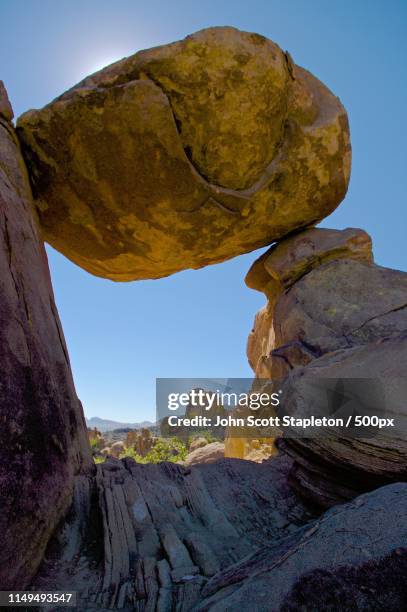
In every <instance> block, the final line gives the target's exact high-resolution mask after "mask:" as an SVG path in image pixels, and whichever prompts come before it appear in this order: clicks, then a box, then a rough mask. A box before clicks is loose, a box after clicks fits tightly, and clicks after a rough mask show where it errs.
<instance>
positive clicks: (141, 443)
mask: <svg viewBox="0 0 407 612" xmlns="http://www.w3.org/2000/svg"><path fill="white" fill-rule="evenodd" d="M156 441H157V438H156V437H155V436H153V435H152V433H151V431H150V430H149V429H147V428H146V427H142V428H141V429H140V430H138V429H135V430H133V431H129V432H128V434H127V436H126V440H125V446H126V448H132V449H134V451H135V452H136V453H137V454H138V455H140V456H141V457H145V456H146V455H147V454H148V453H149V452H150V451H151V449H152V448H153V446H154V445H155V443H156Z"/></svg>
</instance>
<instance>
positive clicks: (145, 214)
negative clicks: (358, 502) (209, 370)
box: [18, 27, 350, 281]
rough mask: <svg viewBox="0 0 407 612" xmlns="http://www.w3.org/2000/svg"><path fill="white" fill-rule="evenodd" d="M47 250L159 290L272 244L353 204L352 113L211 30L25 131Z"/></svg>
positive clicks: (164, 50)
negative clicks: (170, 278) (161, 284)
mask: <svg viewBox="0 0 407 612" xmlns="http://www.w3.org/2000/svg"><path fill="white" fill-rule="evenodd" d="M18 134H19V137H20V139H21V142H22V145H23V151H24V155H25V159H26V162H27V165H28V168H29V170H30V174H31V182H32V185H33V189H34V194H35V202H36V208H37V211H38V216H39V220H40V224H41V228H42V232H43V235H44V238H45V239H46V240H47V241H48V242H49V243H50V244H52V245H53V246H54V247H55V248H56V249H57V250H59V251H61V252H62V253H63V254H65V255H66V256H67V257H69V258H70V259H71V260H73V261H74V262H75V263H77V264H78V265H80V266H82V267H83V268H85V269H86V270H88V271H89V272H92V273H93V274H96V275H99V276H102V277H105V278H110V279H112V280H117V281H127V280H134V279H145V278H159V277H162V276H166V275H169V274H171V273H174V272H177V271H179V270H183V269H186V268H199V267H202V266H205V265H207V264H213V263H216V262H219V261H223V260H225V259H228V258H230V257H233V256H236V255H239V254H241V253H244V252H247V251H250V250H252V249H255V248H258V247H260V246H263V245H266V244H270V243H271V242H272V241H274V240H277V239H279V238H281V237H282V236H284V235H286V234H288V233H289V232H291V231H293V230H296V229H298V228H301V227H306V226H309V225H312V224H314V223H316V222H317V221H318V220H320V219H322V218H324V217H325V216H326V215H328V214H329V213H331V212H332V210H334V209H335V208H336V206H337V205H338V204H339V203H340V202H341V200H342V199H343V197H344V195H345V193H346V189H347V184H348V179H349V170H350V144H349V131H348V122H347V116H346V112H345V110H344V108H343V106H342V105H341V103H340V101H339V100H338V98H336V97H335V96H334V95H333V94H332V93H331V92H330V91H329V90H328V89H327V88H326V87H325V86H324V85H323V84H322V83H320V81H318V80H317V79H316V78H315V77H313V76H312V75H311V74H310V73H309V72H307V71H306V70H304V69H303V68H300V67H298V66H296V65H295V64H294V63H293V61H292V59H291V57H290V56H289V54H288V53H283V52H282V51H281V49H280V48H279V47H278V46H277V45H276V44H274V43H273V42H271V41H270V40H267V39H266V38H264V37H262V36H259V35H257V34H250V33H246V32H240V31H238V30H236V29H234V28H228V27H225V28H210V29H207V30H203V31H200V32H198V33H196V34H194V35H192V36H188V37H187V38H186V39H184V40H183V41H180V42H176V43H173V44H170V45H165V46H162V47H157V48H155V49H151V50H148V51H141V52H139V53H136V54H135V55H133V56H131V57H129V58H126V59H123V60H121V61H119V62H116V63H115V64H112V65H111V66H109V67H107V68H105V69H103V70H101V71H100V72H98V73H95V74H94V75H92V76H90V77H88V78H86V79H85V80H83V81H82V82H81V83H79V84H78V85H76V86H75V87H74V88H72V89H71V90H69V91H68V92H66V93H65V94H63V95H62V96H60V97H59V98H57V99H56V100H55V101H53V102H51V103H50V104H49V105H48V106H46V107H44V108H43V109H42V110H38V111H35V110H33V111H29V112H27V113H25V114H24V115H23V116H22V117H21V118H20V119H19V121H18Z"/></svg>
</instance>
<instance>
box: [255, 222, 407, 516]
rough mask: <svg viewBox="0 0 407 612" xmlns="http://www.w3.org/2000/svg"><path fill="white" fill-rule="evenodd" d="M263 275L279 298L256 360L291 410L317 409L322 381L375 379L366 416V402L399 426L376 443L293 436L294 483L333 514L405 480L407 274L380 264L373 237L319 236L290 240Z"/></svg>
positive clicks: (289, 445) (268, 259)
mask: <svg viewBox="0 0 407 612" xmlns="http://www.w3.org/2000/svg"><path fill="white" fill-rule="evenodd" d="M256 270H257V271H256ZM259 270H260V273H258V271H259ZM264 272H267V274H268V277H266V276H263V279H264V287H265V288H266V293H267V292H268V291H269V290H270V280H269V279H271V281H272V282H273V283H274V287H275V288H276V291H275V293H273V292H270V299H269V302H268V305H267V306H266V307H265V308H264V309H263V310H262V311H260V313H259V314H258V316H257V318H256V321H255V327H254V330H253V332H252V334H251V336H250V338H249V343H248V351H249V361H250V363H251V364H252V367H254V369H255V372H256V375H257V376H258V377H259V378H261V377H265V378H270V377H271V378H274V379H279V380H281V381H283V383H284V397H285V398H286V399H285V402H284V403H285V410H286V412H287V413H288V414H290V415H293V416H301V417H304V416H310V414H311V413H313V411H315V399H316V395H315V393H316V391H315V387H314V388H313V387H312V384H313V383H314V384H315V383H317V381H318V379H324V378H325V379H338V380H341V379H343V380H346V379H358V378H360V379H372V384H371V385H370V387H371V389H370V391H369V386H366V387H365V389H364V390H361V394H360V397H359V399H358V401H359V402H360V404H358V406H359V409H360V410H359V411H360V413H361V414H362V415H363V414H366V410H367V408H368V407H367V406H366V405H363V402H364V401H365V403H366V402H367V403H368V404H369V406H370V412H369V414H376V415H377V416H379V417H391V418H393V417H396V419H397V422H398V426H397V427H395V429H393V430H390V431H389V430H387V431H378V432H377V435H375V436H374V437H363V436H362V437H361V436H355V431H353V433H352V436H351V437H348V436H347V437H344V435H343V432H341V433H340V434H338V433H332V436H331V437H330V438H328V437H327V436H324V437H317V438H304V437H303V438H298V437H297V438H295V439H293V438H289V437H288V436H286V437H284V438H283V439H282V440H281V441H280V442H279V448H280V450H282V451H284V452H287V453H289V454H290V455H291V456H292V457H293V458H294V459H295V463H294V467H293V470H292V472H291V482H292V484H293V485H294V486H295V487H296V489H297V491H298V492H299V493H300V494H301V495H304V496H306V498H307V499H308V500H309V501H311V502H312V503H314V504H317V505H320V506H323V507H329V506H331V505H333V504H336V503H338V502H343V501H345V500H347V499H351V498H352V497H355V496H356V495H357V494H358V493H360V492H362V491H366V490H371V489H373V488H375V487H378V486H380V485H383V484H386V483H388V482H394V481H398V480H406V479H407V470H406V459H407V444H406V441H405V440H406V428H405V419H406V417H407V413H406V406H405V396H406V393H407V388H406V383H405V382H404V380H405V372H406V368H407V336H406V330H407V274H405V273H403V272H400V271H398V270H390V269H387V268H382V267H380V266H377V265H375V264H373V263H371V251H370V241H369V239H368V237H367V236H366V234H365V233H364V232H361V231H360V230H345V231H343V232H337V231H336V232H335V231H331V230H320V229H313V230H307V231H304V232H302V233H300V234H298V235H297V236H293V237H291V238H289V239H287V241H283V242H281V243H280V244H279V245H277V247H275V248H274V249H272V250H271V251H270V252H269V253H268V254H266V256H264V255H263V257H262V258H261V260H260V261H258V262H257V263H256V264H255V265H254V266H253V268H252V270H251V272H250V273H249V279H251V280H252V281H253V279H254V278H256V279H257V280H258V279H259V278H260V276H261V274H263V275H264ZM256 284H257V288H259V289H261V283H260V282H259V283H256ZM252 285H254V282H252ZM370 392H371V393H372V394H373V395H372V397H370V396H369V393H370ZM379 392H380V394H379ZM328 405H329V404H327V407H328ZM355 410H356V412H357V406H356V407H355Z"/></svg>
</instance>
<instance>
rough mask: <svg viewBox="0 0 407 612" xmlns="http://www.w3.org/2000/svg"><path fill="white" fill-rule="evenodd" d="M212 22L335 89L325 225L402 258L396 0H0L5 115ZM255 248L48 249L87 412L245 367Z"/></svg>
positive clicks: (401, 38) (402, 98)
mask: <svg viewBox="0 0 407 612" xmlns="http://www.w3.org/2000/svg"><path fill="white" fill-rule="evenodd" d="M212 25H233V26H236V27H238V28H241V29H244V30H249V31H255V32H259V33H261V34H263V35H265V36H268V37H270V38H272V39H273V40H274V41H276V42H277V43H278V44H279V45H280V46H281V47H282V48H283V49H288V50H289V51H290V53H291V55H292V56H293V57H294V59H295V61H296V62H297V63H298V64H300V65H303V66H305V67H306V68H308V69H309V70H311V71H312V72H313V73H314V74H315V75H316V76H318V77H319V78H320V79H321V80H322V81H324V82H325V83H326V84H327V85H328V86H329V87H330V88H331V89H332V90H333V91H334V92H335V93H336V94H337V95H338V96H339V97H340V98H341V100H342V102H343V103H344V105H345V107H346V108H347V110H348V113H349V117H350V124H351V131H352V144H353V169H352V179H351V185H350V189H349V192H348V196H347V197H346V200H345V201H344V202H343V203H342V205H341V206H340V208H339V209H338V210H337V211H336V212H335V213H334V214H333V215H331V217H330V218H329V219H327V220H325V221H324V223H323V225H325V226H327V227H337V228H343V227H349V226H353V227H363V228H365V229H366V230H367V231H368V232H369V233H370V234H371V235H372V236H373V239H374V250H375V257H376V260H377V262H378V263H380V264H382V265H386V266H390V267H395V268H399V269H406V268H407V265H406V264H407V255H406V246H405V245H406V231H407V212H406V174H407V168H406V146H407V128H406V123H407V122H406V109H407V87H406V59H407V36H406V34H407V2H405V0H399V1H397V0H387V1H385V0H381V1H380V0H369V1H367V0H331V1H330V2H326V1H323V0H250V1H249V2H248V1H244V2H243V1H240V0H233V1H229V0H211V1H206V0H200V1H199V2H198V1H196V2H195V1H192V0H188V1H187V0H171V1H170V0H149V1H148V2H146V1H145V0H143V1H139V0H132V1H130V0H115V1H113V0H109V1H106V0H58V1H56V0H0V58H1V71H0V78H1V79H3V80H4V82H5V84H6V87H7V88H8V90H9V95H10V98H11V101H12V104H13V106H14V110H15V114H16V115H17V116H18V115H19V114H21V113H22V112H23V111H25V110H27V109H29V108H38V107H41V106H43V105H44V104H45V103H47V102H48V101H50V100H51V99H52V98H54V97H55V96H57V95H58V94H60V93H62V92H63V91H64V90H65V89H66V88H68V87H70V86H71V85H73V84H75V83H76V82H77V81H79V80H80V79H81V78H82V77H84V76H85V75H86V74H88V73H90V72H93V71H94V70H96V69H98V68H100V67H102V66H103V65H105V64H107V63H111V62H112V61H114V60H116V59H119V58H121V57H123V56H125V55H130V54H131V53H134V52H135V51H137V50H139V49H142V48H146V47H151V46H155V45H157V44H162V43H167V42H171V41H173V40H176V39H179V38H182V37H184V36H185V35H187V34H190V33H191V32H193V31H196V30H199V29H201V28H204V27H207V26H212ZM258 254H259V253H252V254H249V255H245V256H242V257H238V258H236V259H234V260H232V261H229V262H226V263H224V264H221V265H217V266H212V267H208V268H205V269H203V270H200V271H185V272H182V273H180V274H177V275H175V276H172V277H170V278H167V279H162V280H159V281H147V282H135V283H130V284H114V283H112V282H110V281H104V280H101V279H98V278H95V277H92V276H90V275H89V274H87V273H86V272H84V271H83V270H81V269H80V268H77V267H75V266H74V265H73V264H72V263H70V262H69V261H68V260H67V259H65V258H64V257H62V256H61V255H59V254H58V253H56V252H55V251H53V250H52V249H49V259H50V265H51V272H52V278H53V283H54V289H55V294H56V300H57V304H58V308H59V312H60V316H61V319H62V323H63V327H64V331H65V336H66V340H67V343H68V348H69V352H70V356H71V362H72V367H73V372H74V377H75V381H76V387H77V391H78V394H79V396H80V398H81V399H82V401H83V404H84V408H85V413H86V415H87V416H95V415H98V416H101V417H106V418H113V419H117V420H122V421H138V420H142V419H145V418H154V397H155V377H156V376H160V377H177V376H178V377H216V378H223V377H225V378H229V377H244V376H249V375H250V370H249V367H248V365H247V362H246V357H245V346H246V339H247V335H248V333H249V331H250V327H251V323H252V320H253V317H254V314H255V312H256V311H257V310H258V309H259V307H261V305H262V304H263V299H262V296H261V295H260V294H257V293H256V292H253V291H250V290H249V289H247V288H246V287H245V285H244V283H243V278H244V275H245V273H246V271H247V269H248V268H249V266H250V264H251V262H252V261H253V260H254V259H255V257H256V256H257V255H258Z"/></svg>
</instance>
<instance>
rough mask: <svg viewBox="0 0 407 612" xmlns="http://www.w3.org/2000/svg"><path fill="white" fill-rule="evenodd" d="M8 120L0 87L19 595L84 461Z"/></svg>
mask: <svg viewBox="0 0 407 612" xmlns="http://www.w3.org/2000/svg"><path fill="white" fill-rule="evenodd" d="M11 118H12V111H11V107H10V105H9V103H8V101H7V95H6V92H5V90H4V88H3V87H2V84H1V83H0V420H1V426H0V507H1V512H0V533H1V534H2V542H1V547H0V585H1V587H2V588H3V589H22V588H24V586H25V585H27V583H28V582H29V581H30V579H31V578H32V576H33V575H34V573H35V572H36V570H37V568H38V565H39V563H40V561H41V559H42V557H43V554H44V550H45V547H46V545H47V543H48V540H49V539H50V536H51V534H52V533H53V531H54V529H55V527H56V526H57V524H58V523H59V522H60V521H61V519H62V517H63V516H64V513H65V512H66V511H67V509H68V507H69V505H70V503H71V501H72V496H73V491H74V487H75V483H76V484H78V486H79V482H81V480H86V478H85V477H84V478H83V479H81V478H79V475H80V474H85V473H87V472H89V471H90V470H91V466H92V463H91V456H90V449H89V445H88V441H87V431H86V425H85V420H84V417H83V413H82V407H81V404H80V402H79V400H78V398H77V396H76V393H75V388H74V384H73V381H72V374H71V368H70V364H69V357H68V352H67V349H66V346H65V341H64V336H63V332H62V329H61V324H60V321H59V317H58V312H57V309H56V306H55V302H54V296H53V292H52V287H51V280H50V274H49V269H48V263H47V256H46V253H45V249H44V246H43V243H42V241H41V240H40V238H39V236H38V232H37V227H36V224H35V221H34V217H33V203H32V196H31V191H30V186H29V182H28V176H27V172H26V168H25V165H24V162H23V159H22V157H21V153H20V148H19V145H18V141H17V138H16V136H15V133H14V129H13V126H12V124H11V122H10V121H11Z"/></svg>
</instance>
